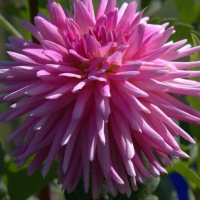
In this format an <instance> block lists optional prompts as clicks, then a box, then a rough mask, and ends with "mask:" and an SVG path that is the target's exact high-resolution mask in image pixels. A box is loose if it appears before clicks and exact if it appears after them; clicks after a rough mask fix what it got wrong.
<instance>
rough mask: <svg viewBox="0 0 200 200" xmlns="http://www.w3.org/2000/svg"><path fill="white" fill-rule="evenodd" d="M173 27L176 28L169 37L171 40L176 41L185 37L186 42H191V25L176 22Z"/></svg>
mask: <svg viewBox="0 0 200 200" xmlns="http://www.w3.org/2000/svg"><path fill="white" fill-rule="evenodd" d="M174 29H175V30H176V33H175V34H173V35H172V36H171V37H170V40H173V41H174V42H176V41H179V40H182V39H186V38H187V40H188V43H189V44H191V43H192V39H191V31H192V30H193V29H194V27H193V26H192V25H190V24H186V23H181V22H177V23H176V24H175V26H174Z"/></svg>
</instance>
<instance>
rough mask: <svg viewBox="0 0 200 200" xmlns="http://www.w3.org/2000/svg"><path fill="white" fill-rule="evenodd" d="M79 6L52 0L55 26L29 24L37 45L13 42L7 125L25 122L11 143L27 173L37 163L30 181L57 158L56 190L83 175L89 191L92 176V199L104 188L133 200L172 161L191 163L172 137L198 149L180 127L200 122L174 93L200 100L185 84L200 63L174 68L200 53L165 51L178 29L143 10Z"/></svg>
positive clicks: (6, 71)
mask: <svg viewBox="0 0 200 200" xmlns="http://www.w3.org/2000/svg"><path fill="white" fill-rule="evenodd" d="M73 6H74V15H73V16H70V14H69V12H64V11H63V9H62V8H61V6H60V5H59V4H57V3H56V2H54V0H49V1H48V5H47V8H48V10H49V13H50V16H51V19H49V18H47V17H46V16H45V15H44V14H39V15H38V16H37V17H35V25H32V24H31V23H29V22H28V21H25V20H24V21H23V24H24V26H25V27H26V28H27V29H28V30H29V31H30V32H31V34H32V35H33V36H34V37H35V38H36V39H37V40H38V44H35V43H32V42H30V41H26V40H24V39H20V38H17V37H9V41H10V43H11V44H7V45H6V46H7V48H8V49H10V51H8V54H9V55H10V56H11V58H12V59H14V62H7V61H4V62H2V67H1V69H0V72H1V74H2V76H1V77H0V82H1V83H3V84H5V85H7V87H2V88H0V92H1V93H6V94H5V96H3V97H1V103H4V102H10V101H14V102H13V103H14V104H12V105H11V109H10V110H8V111H7V112H5V113H3V114H2V115H1V116H0V120H1V121H11V120H13V119H15V118H18V117H20V116H22V115H24V114H27V117H26V119H25V120H24V122H23V124H22V125H21V126H20V127H19V128H18V129H17V130H16V131H15V132H13V133H12V134H11V135H10V136H9V137H8V140H7V141H14V143H15V145H16V146H18V148H17V150H15V152H14V153H13V156H14V157H15V160H14V162H16V163H17V164H18V166H19V167H20V166H22V165H24V164H25V163H26V162H27V160H28V159H29V157H31V156H32V155H35V157H34V159H33V161H32V163H31V164H30V166H29V168H28V174H29V175H31V174H32V173H33V172H34V171H35V170H36V169H37V168H38V167H39V166H40V165H41V164H42V163H43V162H44V161H45V162H44V167H43V169H42V174H43V176H45V175H46V174H47V172H48V170H49V168H50V166H51V164H52V163H53V161H54V159H55V158H56V156H57V155H58V162H59V167H58V175H59V180H58V183H61V184H62V186H63V189H66V190H67V191H68V192H72V191H73V190H75V188H76V186H77V184H78V182H79V179H80V178H81V176H83V180H84V189H85V192H88V189H89V182H90V181H89V173H90V170H91V172H92V180H91V185H92V193H93V198H97V197H98V196H99V194H100V192H101V189H102V185H103V182H104V181H105V182H106V185H107V188H108V190H109V192H110V193H111V194H112V195H113V196H116V195H117V193H118V192H120V193H123V194H124V193H126V194H127V196H130V195H131V186H132V188H133V190H137V181H138V182H141V183H143V182H144V180H145V179H149V178H151V177H157V176H159V175H160V173H166V170H165V169H164V168H163V166H162V164H164V165H169V166H172V163H171V161H170V159H169V156H170V157H173V158H179V157H188V156H187V154H185V153H184V152H183V151H181V149H180V147H179V145H178V144H177V142H176V140H175V139H174V136H175V137H177V136H182V137H183V138H185V139H186V140H188V141H190V142H191V143H194V140H193V139H192V138H191V137H190V136H189V135H188V134H187V133H186V132H185V131H184V130H182V129H181V128H180V127H179V126H178V125H177V124H176V123H175V122H174V121H173V119H178V120H182V121H186V122H189V123H194V124H197V125H199V124H200V113H199V112H198V111H196V110H193V109H192V108H190V107H188V106H187V105H185V104H183V103H182V102H180V101H178V100H177V99H176V98H174V97H173V96H172V95H171V94H178V95H192V96H196V97H199V96H200V83H199V82H196V81H193V80H187V78H192V77H197V76H199V75H200V72H199V71H187V70H185V69H189V68H193V67H197V66H199V65H200V62H180V61H175V60H178V59H179V58H183V57H185V56H188V55H190V54H192V53H194V52H196V51H199V50H200V46H198V47H194V48H192V47H191V46H190V45H185V43H186V40H181V41H178V42H175V43H174V42H173V41H171V42H167V40H168V38H169V37H170V36H171V35H172V34H173V33H174V32H175V31H174V29H173V27H170V28H168V29H166V27H167V26H168V23H166V24H163V25H153V24H148V23H147V22H148V17H145V18H142V14H143V11H141V12H136V8H137V5H136V3H135V2H131V3H129V4H127V3H124V4H123V5H122V6H121V8H120V9H118V8H116V0H109V1H108V0H101V1H100V4H99V7H98V10H97V14H96V16H95V14H94V10H93V5H92V0H82V1H74V3H73ZM166 42H167V43H166ZM184 45H185V46H184ZM16 100H17V101H16ZM144 157H145V159H146V160H147V161H148V166H146V165H145V164H144V160H143V158H144ZM158 158H159V161H158ZM161 162H162V164H161ZM128 180H131V182H130V183H131V184H129V181H128ZM130 185H131V186H130Z"/></svg>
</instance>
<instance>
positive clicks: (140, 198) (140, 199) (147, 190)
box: [131, 177, 160, 200]
mask: <svg viewBox="0 0 200 200" xmlns="http://www.w3.org/2000/svg"><path fill="white" fill-rule="evenodd" d="M159 182H160V178H159V177H158V178H152V179H149V180H147V181H146V182H145V184H140V185H139V187H138V191H137V192H134V193H133V195H132V197H131V199H133V200H144V199H146V198H148V197H149V195H150V194H152V193H153V192H154V191H155V189H156V188H157V187H158V184H159Z"/></svg>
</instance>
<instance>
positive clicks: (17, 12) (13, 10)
mask: <svg viewBox="0 0 200 200" xmlns="http://www.w3.org/2000/svg"><path fill="white" fill-rule="evenodd" d="M1 9H2V10H3V11H4V12H6V13H9V14H10V15H14V16H17V17H20V18H23V19H28V18H29V15H28V12H27V9H26V6H18V5H15V4H14V3H10V4H7V5H6V6H3V7H2V8H1Z"/></svg>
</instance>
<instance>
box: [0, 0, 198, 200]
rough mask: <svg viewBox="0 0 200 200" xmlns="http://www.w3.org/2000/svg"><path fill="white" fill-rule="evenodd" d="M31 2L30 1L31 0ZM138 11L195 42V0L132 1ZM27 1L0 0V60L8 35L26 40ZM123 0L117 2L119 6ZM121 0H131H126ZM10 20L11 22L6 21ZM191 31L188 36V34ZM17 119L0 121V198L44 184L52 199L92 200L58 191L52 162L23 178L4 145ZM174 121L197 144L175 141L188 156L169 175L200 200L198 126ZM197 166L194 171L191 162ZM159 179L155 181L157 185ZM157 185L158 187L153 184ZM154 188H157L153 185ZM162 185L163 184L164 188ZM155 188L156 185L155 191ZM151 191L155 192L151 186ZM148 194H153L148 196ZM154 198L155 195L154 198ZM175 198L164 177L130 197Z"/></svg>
mask: <svg viewBox="0 0 200 200" xmlns="http://www.w3.org/2000/svg"><path fill="white" fill-rule="evenodd" d="M32 1H33V0H32ZM35 1H36V0H35ZM136 1H137V3H138V10H141V9H143V8H145V7H147V6H148V8H147V9H146V11H145V14H144V15H146V16H150V23H157V24H162V23H165V22H169V26H174V27H175V30H176V33H175V34H174V35H172V37H171V38H170V40H173V41H178V40H181V39H187V40H188V43H190V44H193V45H200V41H199V39H198V38H199V37H200V0H136ZM29 2H30V1H28V0H1V1H0V46H1V48H0V60H9V59H10V58H9V57H8V55H7V54H6V49H5V47H4V43H7V42H8V39H7V37H8V36H9V35H17V36H19V37H21V36H23V37H25V38H26V39H27V40H31V35H30V33H28V32H27V31H26V30H25V28H24V27H23V26H22V24H21V19H28V20H31V19H30V18H31V16H30V8H29V7H30V6H29ZM57 2H58V3H61V4H62V6H63V7H64V8H68V9H69V10H71V11H72V6H71V0H57ZM123 2H124V0H118V1H117V4H118V6H120V5H121V4H122V3H123ZM126 2H131V1H130V0H126ZM37 3H38V11H39V12H43V13H46V14H47V15H48V13H47V11H46V3H47V0H38V1H37ZM93 3H94V6H95V8H97V5H98V0H93ZM11 24H12V25H11ZM191 34H193V35H192V37H191ZM189 59H191V60H200V53H196V54H195V55H193V56H191V58H187V59H186V60H189ZM179 100H181V101H183V102H185V103H187V104H190V105H191V106H192V107H194V108H195V109H198V110H200V100H199V99H197V98H193V97H188V98H185V97H179ZM8 108H9V105H8V104H4V105H1V106H0V113H3V112H4V111H5V110H7V109H8ZM21 121H22V119H19V120H15V121H14V122H12V123H1V125H0V126H1V132H0V200H9V199H10V200H25V199H28V200H38V199H44V198H43V197H39V195H38V194H40V193H41V192H42V191H44V189H43V188H45V187H46V188H47V186H48V187H50V188H51V195H52V200H56V199H58V200H61V199H65V198H66V199H67V200H75V199H91V193H90V192H89V193H88V194H84V192H83V189H82V188H83V187H82V186H81V183H80V185H79V186H78V188H77V190H76V192H74V193H72V194H67V193H65V194H64V193H62V192H61V190H60V187H59V186H58V185H57V184H56V183H55V181H56V162H55V163H54V165H53V166H52V168H51V170H50V173H49V174H48V176H47V177H46V178H45V179H44V180H43V178H42V176H41V174H40V169H39V170H38V171H37V172H36V173H35V174H34V175H33V176H31V177H28V176H27V172H26V169H27V167H28V163H27V164H26V165H25V166H23V167H22V168H20V169H18V168H17V166H16V165H15V164H13V163H12V158H11V157H10V156H9V155H10V153H11V152H12V151H13V149H14V146H13V144H12V143H9V144H6V143H5V139H6V137H7V136H8V135H9V134H10V133H11V132H12V131H13V130H15V129H16V127H18V126H19V124H20V122H21ZM177 123H179V125H180V126H181V127H182V128H183V129H185V130H186V131H187V132H189V133H190V134H191V135H192V136H193V137H195V139H196V141H197V144H195V145H191V144H188V143H186V142H185V141H183V140H179V141H178V142H179V143H180V145H181V148H182V149H183V150H184V151H186V152H187V153H188V154H189V155H190V159H180V160H179V161H175V160H173V162H174V166H173V168H168V167H166V169H167V171H168V173H173V172H178V173H180V174H181V175H182V176H183V177H184V178H185V179H186V180H187V182H188V183H189V185H190V189H189V192H188V194H189V199H190V200H193V199H196V200H199V199H200V196H199V195H200V178H199V176H200V148H199V147H200V128H199V127H197V126H193V125H188V124H186V123H183V122H177ZM194 164H196V165H197V170H195V169H194V168H193V167H192V166H193V165H194ZM159 182H160V184H159ZM158 184H159V186H158ZM157 186H158V187H157ZM166 186H167V187H166ZM156 188H157V189H156ZM155 189H156V190H155ZM152 193H153V194H152ZM156 196H157V197H156ZM158 198H159V199H161V200H169V199H170V200H178V197H177V194H176V191H175V190H174V188H173V186H172V184H171V182H170V180H169V178H168V176H166V175H165V176H164V175H162V176H161V180H160V179H159V178H157V179H152V180H148V181H147V182H146V184H145V185H139V191H137V192H134V193H133V195H132V196H131V199H134V200H156V199H158ZM100 199H112V197H111V196H110V195H109V194H108V193H107V191H106V189H104V191H103V193H102V195H101V197H100ZM115 199H117V200H125V199H127V197H126V196H123V195H119V196H118V197H117V198H115Z"/></svg>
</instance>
